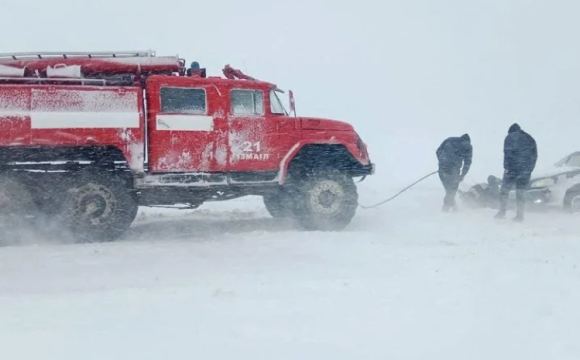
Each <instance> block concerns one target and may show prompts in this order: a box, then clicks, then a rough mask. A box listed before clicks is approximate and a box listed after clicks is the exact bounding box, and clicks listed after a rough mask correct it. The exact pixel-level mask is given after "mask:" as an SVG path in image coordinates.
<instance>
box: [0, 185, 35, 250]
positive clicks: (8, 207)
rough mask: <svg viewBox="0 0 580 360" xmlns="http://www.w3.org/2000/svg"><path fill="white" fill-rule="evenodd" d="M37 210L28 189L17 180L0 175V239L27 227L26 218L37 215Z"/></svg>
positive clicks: (27, 221)
mask: <svg viewBox="0 0 580 360" xmlns="http://www.w3.org/2000/svg"><path fill="white" fill-rule="evenodd" d="M37 211H38V208H37V206H36V203H35V202H34V198H33V196H32V194H31V192H30V191H29V189H28V187H27V186H25V185H24V184H22V183H20V182H19V181H18V180H17V179H15V178H12V177H9V176H5V175H0V239H2V238H7V237H9V235H15V236H16V235H17V234H18V232H19V231H21V230H22V228H23V227H28V226H29V225H30V224H29V220H28V219H27V217H28V216H34V215H37Z"/></svg>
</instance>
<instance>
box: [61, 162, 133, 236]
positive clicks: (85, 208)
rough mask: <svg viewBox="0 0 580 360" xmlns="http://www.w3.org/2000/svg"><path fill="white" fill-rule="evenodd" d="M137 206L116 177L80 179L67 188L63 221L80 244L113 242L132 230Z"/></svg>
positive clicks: (122, 183)
mask: <svg viewBox="0 0 580 360" xmlns="http://www.w3.org/2000/svg"><path fill="white" fill-rule="evenodd" d="M137 209H138V204H137V202H136V201H135V198H134V197H133V196H131V193H130V191H129V189H128V188H127V186H126V185H125V183H124V182H123V181H122V180H121V179H120V178H117V177H115V176H108V175H103V174H98V173H97V174H90V175H86V176H81V177H80V179H78V180H77V181H74V184H73V185H72V186H71V187H69V188H68V190H67V191H66V193H65V198H64V201H63V203H62V212H61V215H62V219H63V220H64V221H65V223H66V224H67V227H68V228H69V229H70V230H71V231H72V233H73V236H74V238H75V239H76V240H79V241H81V242H92V241H112V240H115V239H117V238H118V237H120V236H121V235H122V234H123V233H124V232H125V231H127V229H128V228H129V227H130V226H131V223H132V222H133V220H134V219H135V214H136V213H137Z"/></svg>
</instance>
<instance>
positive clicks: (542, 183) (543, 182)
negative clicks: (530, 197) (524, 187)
mask: <svg viewBox="0 0 580 360" xmlns="http://www.w3.org/2000/svg"><path fill="white" fill-rule="evenodd" d="M555 183H556V182H555V181H554V179H552V178H546V179H540V180H536V181H534V182H532V184H531V185H530V187H532V188H542V187H550V186H552V185H554V184H555Z"/></svg>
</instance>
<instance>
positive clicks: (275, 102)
mask: <svg viewBox="0 0 580 360" xmlns="http://www.w3.org/2000/svg"><path fill="white" fill-rule="evenodd" d="M270 108H271V111H272V114H284V115H288V113H287V112H286V109H285V108H284V105H282V102H281V101H280V98H279V97H278V94H276V91H274V90H270Z"/></svg>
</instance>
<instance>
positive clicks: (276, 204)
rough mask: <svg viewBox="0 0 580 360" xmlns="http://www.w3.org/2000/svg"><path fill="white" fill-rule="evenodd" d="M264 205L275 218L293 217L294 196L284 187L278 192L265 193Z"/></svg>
mask: <svg viewBox="0 0 580 360" xmlns="http://www.w3.org/2000/svg"><path fill="white" fill-rule="evenodd" d="M263 198H264V205H265V206H266V210H268V213H270V215H271V216H272V217H273V218H275V219H284V218H289V217H292V215H293V211H292V206H293V202H292V198H291V197H290V196H289V195H288V193H287V192H285V191H284V190H283V189H280V190H279V191H277V192H273V193H269V194H265V195H264V196H263Z"/></svg>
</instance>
